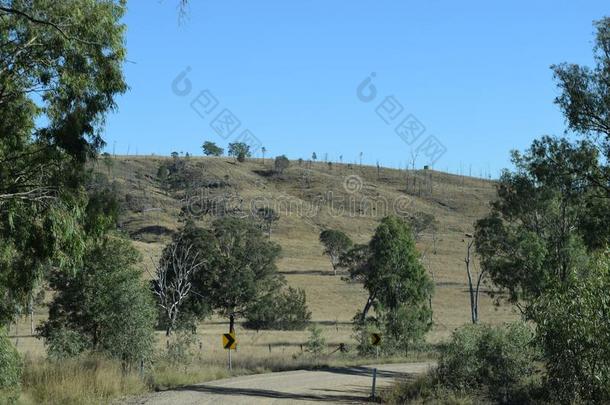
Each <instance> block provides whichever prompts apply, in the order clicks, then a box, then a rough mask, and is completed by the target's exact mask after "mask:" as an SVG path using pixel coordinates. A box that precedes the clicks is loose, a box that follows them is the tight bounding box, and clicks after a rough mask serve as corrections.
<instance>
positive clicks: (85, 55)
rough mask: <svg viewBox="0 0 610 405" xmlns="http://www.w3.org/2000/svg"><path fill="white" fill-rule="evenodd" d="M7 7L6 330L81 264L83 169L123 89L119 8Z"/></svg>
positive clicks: (2, 162) (2, 304) (2, 191)
mask: <svg viewBox="0 0 610 405" xmlns="http://www.w3.org/2000/svg"><path fill="white" fill-rule="evenodd" d="M2 6H3V9H2V10H1V11H0V14H1V15H2V18H1V19H0V43H2V44H3V46H2V47H0V60H1V61H3V62H6V63H3V69H1V70H0V88H1V89H2V91H1V92H0V117H2V119H1V120H0V134H2V136H1V137H0V297H1V299H0V324H6V323H7V322H9V321H10V320H12V318H13V317H14V316H15V313H16V308H17V307H18V306H19V305H23V303H24V300H26V299H27V297H28V295H29V293H30V290H31V289H32V287H33V286H34V285H35V284H36V282H37V280H39V279H40V278H41V277H43V276H44V273H45V269H49V268H50V267H51V266H54V267H56V268H59V267H60V268H63V269H70V268H72V267H73V266H74V265H77V264H78V262H79V260H80V256H81V255H82V246H83V243H82V239H83V235H82V229H80V224H79V220H80V219H81V218H82V211H83V208H84V206H85V199H84V195H83V190H82V185H83V183H84V180H85V177H86V171H85V170H84V164H85V161H86V160H87V159H88V158H92V157H94V156H95V154H96V153H97V152H98V151H99V149H100V147H101V146H102V145H103V140H102V138H101V137H100V131H99V129H100V126H101V125H100V124H102V123H103V118H104V115H105V113H106V112H107V111H108V110H110V109H112V108H114V107H115V102H114V98H115V96H116V95H117V94H120V93H122V92H124V91H125V90H126V84H125V82H124V80H123V75H122V63H123V60H124V57H125V51H124V48H123V31H124V27H123V25H122V24H120V23H119V21H120V20H121V18H122V15H123V13H124V11H125V8H124V4H123V2H113V1H107V2H92V1H88V0H75V1H71V2H56V1H52V0H40V1H36V2H27V1H15V2H8V3H7V2H3V3H2ZM27 16H34V17H35V18H28V17H27ZM49 21H50V22H54V23H53V24H49V23H47V22H49ZM58 27H61V29H58ZM9 61H10V63H9Z"/></svg>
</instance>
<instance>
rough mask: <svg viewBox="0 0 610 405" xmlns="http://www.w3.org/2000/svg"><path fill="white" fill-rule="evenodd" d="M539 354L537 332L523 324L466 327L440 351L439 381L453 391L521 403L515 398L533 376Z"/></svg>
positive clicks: (497, 400)
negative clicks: (480, 393)
mask: <svg viewBox="0 0 610 405" xmlns="http://www.w3.org/2000/svg"><path fill="white" fill-rule="evenodd" d="M537 355H538V351H537V349H536V346H535V342H534V332H533V330H532V329H531V328H530V327H528V326H527V325H525V324H523V323H520V322H517V323H512V324H507V325H505V326H501V327H500V326H490V325H484V324H478V325H466V326H463V327H461V328H459V329H457V330H456V331H455V332H453V335H452V337H451V340H450V342H449V344H447V345H446V346H445V347H444V348H443V349H442V350H441V357H440V360H439V365H438V369H437V371H436V374H437V379H438V380H439V382H440V383H441V384H442V385H443V386H445V387H447V388H450V389H451V390H454V391H466V392H478V391H481V390H482V391H484V392H485V394H486V396H487V397H488V398H490V399H493V400H494V401H496V402H498V403H507V402H508V403H511V400H512V403H518V401H517V402H515V401H514V397H516V396H518V395H519V390H520V389H521V388H523V386H524V385H525V384H526V383H527V382H528V380H529V379H530V378H531V377H532V376H533V374H534V371H535V369H534V365H535V361H536V359H537Z"/></svg>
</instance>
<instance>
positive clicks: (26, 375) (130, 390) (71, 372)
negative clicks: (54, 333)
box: [18, 356, 149, 405]
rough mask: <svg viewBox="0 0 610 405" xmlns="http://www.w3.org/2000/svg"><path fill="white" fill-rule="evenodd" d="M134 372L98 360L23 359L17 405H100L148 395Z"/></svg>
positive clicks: (143, 384)
mask: <svg viewBox="0 0 610 405" xmlns="http://www.w3.org/2000/svg"><path fill="white" fill-rule="evenodd" d="M148 389H149V388H148V386H147V384H146V383H145V381H144V380H142V379H141V378H140V376H139V375H138V373H137V372H136V371H131V372H123V370H122V369H121V365H120V363H119V362H117V361H113V360H109V359H107V358H104V357H101V356H83V357H79V358H75V359H66V360H61V361H50V360H46V359H44V360H43V359H39V358H32V357H26V358H25V364H24V370H23V379H22V394H21V397H20V399H19V402H18V403H19V404H23V405H29V404H42V403H44V404H65V405H71V404H103V403H108V401H110V400H112V399H114V398H118V397H122V396H128V395H138V394H142V393H145V392H147V391H148Z"/></svg>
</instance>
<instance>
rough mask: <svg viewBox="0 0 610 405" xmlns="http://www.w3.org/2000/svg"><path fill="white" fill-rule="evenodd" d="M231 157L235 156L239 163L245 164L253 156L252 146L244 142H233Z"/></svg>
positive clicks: (230, 150)
mask: <svg viewBox="0 0 610 405" xmlns="http://www.w3.org/2000/svg"><path fill="white" fill-rule="evenodd" d="M229 156H233V157H235V158H236V159H237V161H238V162H243V161H245V160H246V158H249V157H250V156H252V152H251V151H250V145H248V144H247V143H244V142H232V143H230V144H229Z"/></svg>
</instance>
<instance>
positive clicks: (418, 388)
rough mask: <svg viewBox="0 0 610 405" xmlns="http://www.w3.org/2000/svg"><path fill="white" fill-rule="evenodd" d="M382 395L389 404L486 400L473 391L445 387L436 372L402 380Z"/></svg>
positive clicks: (457, 404) (459, 404) (466, 404)
mask: <svg viewBox="0 0 610 405" xmlns="http://www.w3.org/2000/svg"><path fill="white" fill-rule="evenodd" d="M382 397H383V402H384V403H388V404H442V405H472V404H481V403H485V402H486V401H483V398H479V397H477V396H476V395H475V394H473V393H468V394H467V393H463V392H455V391H452V390H450V389H448V388H446V387H443V386H442V385H441V384H440V383H439V382H438V380H437V379H436V378H435V375H434V373H428V374H425V375H422V376H419V377H418V378H416V379H415V380H413V381H403V382H400V383H398V384H396V385H394V386H393V387H392V388H391V389H390V390H387V391H386V392H384V393H383V394H382Z"/></svg>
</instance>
